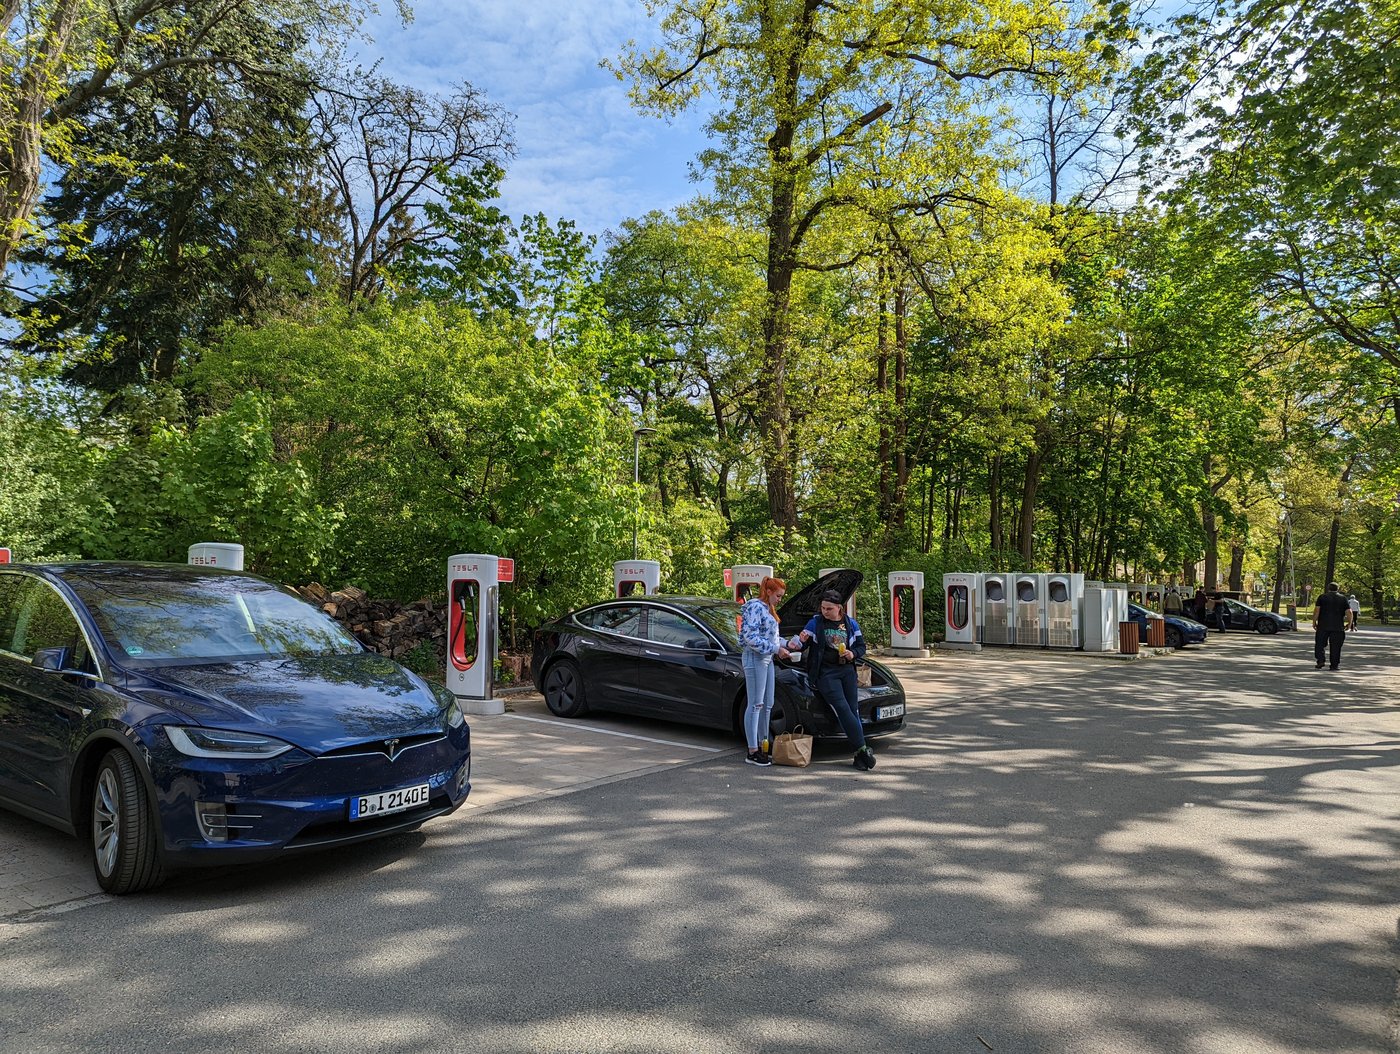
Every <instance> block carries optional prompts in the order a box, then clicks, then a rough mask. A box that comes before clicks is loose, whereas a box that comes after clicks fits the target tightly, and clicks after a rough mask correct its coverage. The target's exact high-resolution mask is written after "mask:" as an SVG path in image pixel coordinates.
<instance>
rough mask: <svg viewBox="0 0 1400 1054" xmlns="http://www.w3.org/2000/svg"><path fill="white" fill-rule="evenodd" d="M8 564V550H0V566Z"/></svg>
mask: <svg viewBox="0 0 1400 1054" xmlns="http://www.w3.org/2000/svg"><path fill="white" fill-rule="evenodd" d="M9 562H10V550H8V549H0V564H8V563H9Z"/></svg>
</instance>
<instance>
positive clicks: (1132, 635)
mask: <svg viewBox="0 0 1400 1054" xmlns="http://www.w3.org/2000/svg"><path fill="white" fill-rule="evenodd" d="M1139 644H1140V642H1139V640H1138V624H1137V623H1136V622H1120V623H1118V651H1119V652H1120V653H1121V654H1123V655H1136V654H1137V653H1138V647H1139Z"/></svg>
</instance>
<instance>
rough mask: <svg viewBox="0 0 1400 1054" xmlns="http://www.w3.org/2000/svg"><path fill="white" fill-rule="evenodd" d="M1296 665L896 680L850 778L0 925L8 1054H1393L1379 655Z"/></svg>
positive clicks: (445, 829) (1236, 644)
mask: <svg viewBox="0 0 1400 1054" xmlns="http://www.w3.org/2000/svg"><path fill="white" fill-rule="evenodd" d="M1307 636H1308V635H1306V634H1302V635H1286V636H1280V637H1276V638H1257V637H1253V636H1248V637H1246V636H1245V635H1243V634H1241V635H1239V636H1231V637H1227V638H1225V639H1224V640H1222V641H1213V642H1212V644H1211V646H1210V647H1209V648H1208V649H1202V650H1198V651H1195V652H1191V651H1188V652H1186V653H1180V654H1177V655H1173V656H1170V657H1165V658H1158V659H1152V660H1148V661H1142V662H1136V663H1108V662H1102V661H1098V662H1096V661H1093V660H1088V659H1082V658H1080V659H1072V658H1069V657H1052V658H1046V657H1044V656H1028V657H1026V658H1024V659H1022V658H1020V657H1013V656H1010V655H1005V654H1003V655H1002V656H1000V657H998V656H996V655H988V654H984V655H982V656H970V657H966V658H958V659H950V658H946V657H945V658H942V659H939V660H935V661H932V662H929V663H927V664H925V665H918V666H916V665H913V664H910V665H908V666H906V667H905V669H906V670H907V675H908V677H909V681H910V684H911V686H914V687H916V688H918V687H920V686H921V687H922V689H923V690H924V694H926V695H927V696H928V698H930V699H932V700H936V701H937V705H936V706H934V705H926V706H925V707H923V708H921V709H918V710H916V711H915V715H916V716H915V717H914V719H913V721H912V724H911V728H910V729H909V730H908V733H907V734H906V735H905V736H903V737H901V739H900V740H899V741H898V742H891V741H886V746H885V749H884V750H882V752H881V756H880V764H879V767H878V768H877V769H876V770H875V771H874V772H873V773H869V774H859V773H856V772H855V771H854V770H852V769H850V768H849V767H848V766H849V755H848V754H846V753H845V752H844V751H834V750H833V751H826V752H823V754H822V755H821V756H820V758H819V762H820V763H819V764H817V765H815V766H813V767H812V768H811V769H808V770H803V771H795V770H757V769H754V768H752V767H750V766H745V765H743V764H740V763H738V761H737V760H736V759H735V758H734V757H732V756H726V757H719V758H716V759H715V760H713V761H706V762H703V763H701V764H698V765H690V766H688V767H685V768H680V769H674V770H667V771H663V772H655V773H651V774H648V775H642V776H639V777H638V778H635V779H630V780H625V781H622V782H614V783H609V784H606V785H602V786H596V787H593V788H591V789H587V790H584V791H581V792H579V793H576V794H571V795H567V796H564V797H557V798H553V799H549V800H546V801H540V802H535V803H532V804H527V805H523V806H521V807H517V808H509V809H501V810H497V811H492V812H489V813H487V814H485V815H480V816H478V817H475V818H474V819H473V821H472V822H470V823H456V824H453V823H450V822H449V823H445V824H440V825H434V826H430V827H429V828H428V829H426V830H425V831H424V832H422V833H420V834H419V835H416V836H411V837H406V838H400V839H397V840H394V841H392V842H385V843H380V844H377V845H375V846H373V847H370V848H367V849H366V848H361V849H357V850H346V851H343V852H339V853H335V854H331V855H327V856H323V857H319V858H315V859H312V860H308V861H306V862H303V863H298V864H297V865H295V866H290V867H286V868H282V869H278V870H277V871H275V872H274V871H270V870H267V869H264V870H256V871H255V870H248V871H242V872H239V873H237V874H233V875H228V876H224V877H220V878H216V879H213V880H209V881H202V882H186V883H182V884H177V885H174V886H172V887H170V888H168V889H167V890H165V891H163V892H161V893H158V894H155V895H150V896H145V897H138V898H127V899H124V900H115V901H106V902H102V903H98V904H95V905H90V906H87V907H83V908H82V909H81V910H71V911H65V912H61V913H60V912H57V911H55V912H54V913H50V914H38V915H30V916H27V917H22V918H20V919H19V920H11V921H8V922H0V963H3V964H4V967H5V968H4V971H3V973H0V1050H3V1051H5V1052H10V1051H15V1052H20V1051H23V1052H26V1054H29V1052H36V1054H37V1052H44V1051H105V1050H113V1051H115V1050H142V1051H167V1050H169V1051H191V1052H199V1051H221V1050H229V1049H236V1050H258V1051H269V1052H282V1051H286V1052H293V1051H297V1052H301V1051H314V1052H320V1051H347V1050H354V1051H386V1052H390V1051H392V1052H396V1054H416V1052H430V1051H432V1052H436V1051H472V1052H478V1051H480V1052H486V1051H501V1052H512V1054H513V1052H535V1051H551V1052H552V1051H560V1052H563V1051H590V1052H591V1051H623V1052H653V1051H664V1052H673V1051H674V1052H686V1054H689V1052H692V1051H695V1052H708V1051H714V1052H721V1051H722V1052H730V1051H733V1052H749V1051H755V1052H756V1051H764V1052H766V1051H804V1052H813V1051H815V1052H824V1051H832V1052H835V1051H849V1050H861V1051H871V1052H885V1051H910V1052H968V1054H982V1052H984V1051H987V1050H992V1051H994V1052H1018V1054H1029V1052H1056V1054H1058V1052H1076V1054H1078V1052H1093V1054H1099V1052H1103V1054H1109V1052H1112V1054H1274V1052H1289V1054H1304V1052H1307V1054H1312V1052H1316V1054H1354V1052H1363V1051H1364V1052H1379V1051H1385V1050H1392V1049H1395V1048H1394V1044H1393V1036H1392V1034H1391V1029H1392V1025H1393V1021H1392V1018H1391V1014H1392V1006H1393V1004H1394V998H1393V997H1394V986H1395V964H1396V920H1397V907H1396V901H1397V882H1396V878H1395V871H1396V847H1397V846H1396V843H1397V840H1398V838H1400V822H1397V820H1398V819H1400V818H1398V817H1397V802H1400V793H1398V792H1400V770H1398V769H1397V763H1400V751H1398V750H1397V748H1400V735H1397V717H1400V688H1397V686H1400V676H1397V674H1400V658H1397V650H1398V649H1400V634H1394V633H1383V632H1380V631H1363V633H1362V634H1360V635H1359V636H1357V637H1355V638H1353V639H1352V640H1351V641H1349V642H1348V644H1347V650H1346V653H1345V656H1344V665H1345V668H1344V669H1343V670H1342V671H1341V672H1340V673H1336V674H1333V673H1329V672H1327V671H1322V672H1318V671H1315V670H1314V669H1313V668H1312V663H1311V660H1310V655H1309V652H1310V641H1309V640H1308V639H1305V638H1306V637H1307ZM81 903H83V902H79V904H81Z"/></svg>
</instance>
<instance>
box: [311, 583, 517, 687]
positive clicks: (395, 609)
mask: <svg viewBox="0 0 1400 1054" xmlns="http://www.w3.org/2000/svg"><path fill="white" fill-rule="evenodd" d="M296 591H297V592H298V593H300V594H301V595H302V596H303V597H305V598H306V599H307V600H309V601H311V603H313V604H315V605H316V606H317V607H319V608H320V609H321V610H322V611H324V612H325V613H326V614H327V615H329V616H330V617H331V618H333V619H335V620H336V621H337V622H339V623H340V624H341V625H342V626H344V627H345V628H346V629H347V630H349V631H350V632H351V633H353V634H354V635H355V638H356V639H357V640H359V642H360V643H361V644H363V645H364V646H365V647H367V648H369V649H370V650H371V651H375V652H378V653H379V654H380V655H387V656H388V657H389V658H391V659H400V658H402V657H403V656H405V655H407V654H408V653H409V652H410V651H412V650H413V649H414V648H417V647H418V646H419V645H421V644H425V643H427V644H431V645H432V647H433V652H434V653H435V655H436V661H437V663H438V664H439V665H445V663H446V661H447V603H446V602H445V601H438V600H415V601H413V603H411V604H403V603H400V602H399V601H397V600H381V599H376V598H373V597H370V596H369V595H368V594H367V593H366V592H365V591H364V590H363V589H359V588H357V587H355V586H346V587H345V588H344V589H337V590H336V591H335V592H331V591H330V590H328V589H327V588H326V587H325V586H323V585H321V583H319V582H312V583H311V584H310V585H306V586H297V587H296ZM499 663H500V668H499V672H498V677H499V679H500V681H501V682H502V683H505V684H520V683H523V682H526V681H528V680H529V679H530V658H529V656H528V655H510V654H508V653H502V654H501V655H500V656H499Z"/></svg>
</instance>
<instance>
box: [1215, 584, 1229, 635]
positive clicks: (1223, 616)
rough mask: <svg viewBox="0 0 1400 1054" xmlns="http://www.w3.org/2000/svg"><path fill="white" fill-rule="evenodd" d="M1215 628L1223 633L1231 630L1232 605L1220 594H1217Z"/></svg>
mask: <svg viewBox="0 0 1400 1054" xmlns="http://www.w3.org/2000/svg"><path fill="white" fill-rule="evenodd" d="M1215 628H1216V629H1217V630H1219V631H1220V632H1221V633H1225V632H1226V631H1227V630H1229V628H1230V605H1229V604H1227V603H1225V598H1224V597H1223V596H1221V595H1220V594H1219V593H1216V594H1215Z"/></svg>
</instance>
